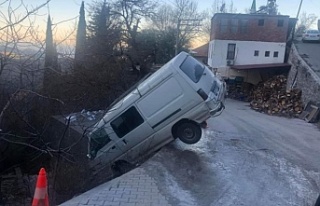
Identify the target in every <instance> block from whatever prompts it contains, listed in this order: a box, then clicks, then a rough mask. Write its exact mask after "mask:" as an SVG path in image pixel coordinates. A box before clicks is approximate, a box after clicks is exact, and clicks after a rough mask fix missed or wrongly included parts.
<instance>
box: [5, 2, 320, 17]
mask: <svg viewBox="0 0 320 206" xmlns="http://www.w3.org/2000/svg"><path fill="white" fill-rule="evenodd" d="M0 1H1V0H0ZM44 1H45V0H24V2H25V3H26V4H28V5H39V4H41V3H42V2H44ZM81 1H82V0H51V2H50V4H49V6H48V7H46V8H44V9H42V13H46V12H49V11H50V14H51V17H52V18H53V22H55V21H56V22H59V21H62V20H65V19H71V18H74V17H76V16H78V14H79V8H80V4H81ZM231 1H232V0H225V2H226V4H230V3H231ZM84 2H85V4H86V5H87V4H90V3H92V2H93V1H92V0H85V1H84ZM160 2H164V3H168V4H172V3H173V2H174V0H160ZM196 2H197V3H198V8H199V11H203V10H206V9H211V8H212V4H213V2H214V0H211V1H210V0H198V1H196ZM256 3H257V8H259V6H261V5H265V4H266V3H267V0H256ZM299 3H300V0H277V4H278V11H279V12H280V13H281V14H282V15H289V16H291V17H296V15H297V11H298V7H299ZM233 4H234V7H235V8H236V9H237V12H238V13H244V12H245V9H248V8H250V7H251V4H252V0H233ZM87 7H88V6H87ZM303 11H305V12H307V13H308V14H311V13H313V14H315V15H317V16H318V17H319V18H320V1H319V0H303V4H302V8H301V12H303Z"/></svg>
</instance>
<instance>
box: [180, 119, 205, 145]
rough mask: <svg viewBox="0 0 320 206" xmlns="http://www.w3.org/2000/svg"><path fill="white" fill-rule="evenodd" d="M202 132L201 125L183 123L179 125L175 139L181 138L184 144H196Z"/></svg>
mask: <svg viewBox="0 0 320 206" xmlns="http://www.w3.org/2000/svg"><path fill="white" fill-rule="evenodd" d="M201 134H202V130H201V127H200V125H198V124H195V123H193V122H182V123H180V124H179V125H177V128H176V130H175V134H174V136H175V138H179V139H180V140H181V141H182V142H183V143H186V144H195V143H197V142H199V140H200V138H201Z"/></svg>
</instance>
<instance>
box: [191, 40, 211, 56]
mask: <svg viewBox="0 0 320 206" xmlns="http://www.w3.org/2000/svg"><path fill="white" fill-rule="evenodd" d="M208 50H209V43H208V44H204V45H202V46H199V47H197V48H195V49H192V51H191V53H192V56H194V57H208Z"/></svg>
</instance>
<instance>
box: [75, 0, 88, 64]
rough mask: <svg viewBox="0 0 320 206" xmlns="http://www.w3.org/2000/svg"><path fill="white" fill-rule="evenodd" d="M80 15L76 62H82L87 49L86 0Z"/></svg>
mask: <svg viewBox="0 0 320 206" xmlns="http://www.w3.org/2000/svg"><path fill="white" fill-rule="evenodd" d="M79 13H80V16H79V23H78V30H77V40H76V49H75V62H76V64H80V63H82V62H83V61H84V59H85V58H84V57H85V49H86V27H87V26H86V19H85V11H84V2H83V1H82V3H81V7H80V12H79Z"/></svg>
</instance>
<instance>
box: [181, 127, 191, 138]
mask: <svg viewBox="0 0 320 206" xmlns="http://www.w3.org/2000/svg"><path fill="white" fill-rule="evenodd" d="M183 136H185V138H187V139H192V138H193V137H194V132H193V130H192V129H191V128H185V129H184V131H183Z"/></svg>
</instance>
